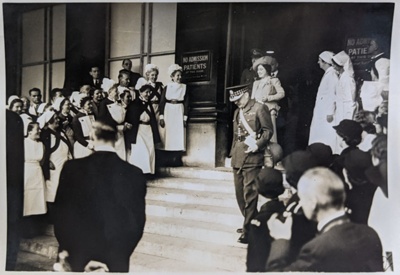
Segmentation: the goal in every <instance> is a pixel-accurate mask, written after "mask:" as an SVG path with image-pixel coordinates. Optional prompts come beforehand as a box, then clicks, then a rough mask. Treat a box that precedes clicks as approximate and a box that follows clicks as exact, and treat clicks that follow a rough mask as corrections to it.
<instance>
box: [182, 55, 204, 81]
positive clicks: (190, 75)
mask: <svg viewBox="0 0 400 275" xmlns="http://www.w3.org/2000/svg"><path fill="white" fill-rule="evenodd" d="M182 68H183V75H184V77H185V81H186V82H197V81H210V75H211V54H210V51H200V52H190V53H184V54H182Z"/></svg>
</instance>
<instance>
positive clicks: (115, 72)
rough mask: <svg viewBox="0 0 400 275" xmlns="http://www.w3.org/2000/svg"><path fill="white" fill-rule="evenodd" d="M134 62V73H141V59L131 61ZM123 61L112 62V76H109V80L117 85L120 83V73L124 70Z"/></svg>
mask: <svg viewBox="0 0 400 275" xmlns="http://www.w3.org/2000/svg"><path fill="white" fill-rule="evenodd" d="M131 60H132V71H133V72H139V67H140V59H139V58H136V59H131ZM122 69H123V68H122V60H118V61H112V62H110V74H109V75H108V77H109V78H111V79H113V80H114V81H115V82H116V83H117V82H118V73H119V71H120V70H122Z"/></svg>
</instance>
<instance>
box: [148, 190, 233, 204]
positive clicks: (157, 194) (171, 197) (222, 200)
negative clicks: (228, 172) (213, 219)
mask: <svg viewBox="0 0 400 275" xmlns="http://www.w3.org/2000/svg"><path fill="white" fill-rule="evenodd" d="M232 192H234V191H233V188H232ZM146 200H153V201H166V202H177V203H182V204H196V205H210V206H222V207H232V208H234V207H237V203H236V198H235V195H234V193H231V194H227V193H218V192H209V191H193V190H186V189H177V188H148V189H147V195H146Z"/></svg>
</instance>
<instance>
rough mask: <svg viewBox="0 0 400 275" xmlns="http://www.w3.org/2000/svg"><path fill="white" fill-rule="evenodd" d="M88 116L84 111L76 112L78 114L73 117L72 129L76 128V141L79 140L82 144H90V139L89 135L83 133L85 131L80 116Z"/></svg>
mask: <svg viewBox="0 0 400 275" xmlns="http://www.w3.org/2000/svg"><path fill="white" fill-rule="evenodd" d="M84 116H87V115H86V114H84V113H82V112H78V113H77V114H76V116H74V118H73V119H72V123H71V125H72V130H74V138H75V140H76V142H79V143H80V144H82V146H85V147H86V146H88V144H89V143H88V140H89V136H84V135H83V131H82V126H81V123H80V122H79V118H81V117H84Z"/></svg>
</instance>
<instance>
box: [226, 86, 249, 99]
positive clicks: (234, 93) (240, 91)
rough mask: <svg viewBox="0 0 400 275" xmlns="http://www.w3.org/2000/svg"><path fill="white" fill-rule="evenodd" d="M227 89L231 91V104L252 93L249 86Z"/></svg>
mask: <svg viewBox="0 0 400 275" xmlns="http://www.w3.org/2000/svg"><path fill="white" fill-rule="evenodd" d="M226 89H227V90H228V91H229V101H230V102H235V101H236V100H239V99H240V98H241V97H242V96H243V95H244V93H246V92H248V91H250V89H249V84H242V85H238V86H232V87H228V88H226Z"/></svg>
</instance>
